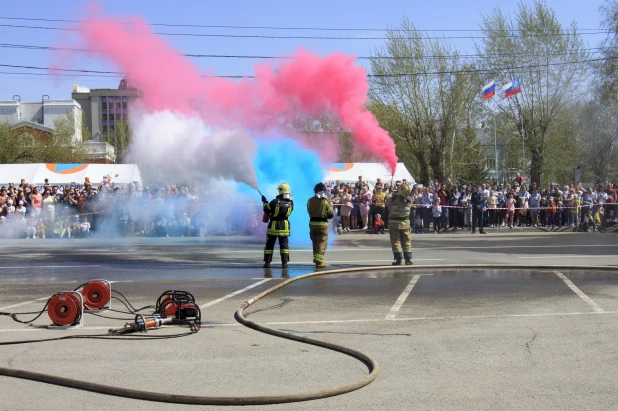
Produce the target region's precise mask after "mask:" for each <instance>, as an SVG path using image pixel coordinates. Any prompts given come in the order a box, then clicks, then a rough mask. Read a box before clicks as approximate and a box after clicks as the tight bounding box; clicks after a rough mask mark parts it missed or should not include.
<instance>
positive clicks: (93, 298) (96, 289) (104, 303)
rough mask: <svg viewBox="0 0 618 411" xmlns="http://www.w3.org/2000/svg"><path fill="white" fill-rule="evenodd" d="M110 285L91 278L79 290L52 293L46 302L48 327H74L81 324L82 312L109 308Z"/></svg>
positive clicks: (104, 281) (107, 282)
mask: <svg viewBox="0 0 618 411" xmlns="http://www.w3.org/2000/svg"><path fill="white" fill-rule="evenodd" d="M111 296H112V287H111V284H110V283H109V281H106V280H92V281H90V282H88V283H87V284H85V285H84V287H83V288H82V289H81V292H78V291H62V292H59V293H57V294H54V295H53V296H52V297H51V298H50V299H49V302H48V304H47V315H48V316H49V318H50V320H52V323H53V325H51V326H50V327H75V326H79V325H82V324H83V314H84V312H92V311H101V310H104V309H110V308H111V305H112V304H111Z"/></svg>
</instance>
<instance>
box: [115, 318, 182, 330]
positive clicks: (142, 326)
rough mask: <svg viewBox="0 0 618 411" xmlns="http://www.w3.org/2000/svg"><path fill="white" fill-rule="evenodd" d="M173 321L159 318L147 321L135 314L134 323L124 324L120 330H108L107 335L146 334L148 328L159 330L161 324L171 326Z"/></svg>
mask: <svg viewBox="0 0 618 411" xmlns="http://www.w3.org/2000/svg"><path fill="white" fill-rule="evenodd" d="M173 320H174V319H173V318H171V317H169V318H160V317H153V318H152V319H150V320H147V319H146V318H145V317H144V316H143V315H141V314H137V315H136V316H135V322H134V323H126V324H125V325H124V327H122V328H115V329H114V328H110V329H109V330H108V333H109V334H126V333H132V332H136V331H143V332H148V329H149V328H159V327H161V326H162V325H163V324H171V323H172V321H173Z"/></svg>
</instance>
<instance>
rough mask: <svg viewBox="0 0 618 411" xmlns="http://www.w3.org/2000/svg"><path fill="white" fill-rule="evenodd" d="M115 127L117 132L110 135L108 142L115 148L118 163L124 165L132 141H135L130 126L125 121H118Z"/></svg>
mask: <svg viewBox="0 0 618 411" xmlns="http://www.w3.org/2000/svg"><path fill="white" fill-rule="evenodd" d="M115 127H116V128H115V132H114V133H109V134H108V137H107V138H106V141H107V143H109V144H110V145H112V146H114V152H115V153H116V162H117V163H119V164H122V163H124V162H125V161H126V159H127V154H128V151H129V146H130V145H131V141H133V132H132V130H131V127H130V126H129V124H128V123H126V122H124V121H116V126H115Z"/></svg>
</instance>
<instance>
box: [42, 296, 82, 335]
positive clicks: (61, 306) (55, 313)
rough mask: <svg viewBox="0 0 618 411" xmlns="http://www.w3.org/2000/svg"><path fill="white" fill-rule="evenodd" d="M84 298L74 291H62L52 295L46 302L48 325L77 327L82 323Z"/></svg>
mask: <svg viewBox="0 0 618 411" xmlns="http://www.w3.org/2000/svg"><path fill="white" fill-rule="evenodd" d="M83 307H84V298H83V297H82V295H81V294H80V293H78V292H76V291H62V292H59V293H57V294H54V295H52V297H51V298H50V299H49V302H48V303H47V315H49V318H50V320H52V323H54V325H51V326H50V327H54V326H55V327H77V326H80V325H82V324H83V312H84V308H83Z"/></svg>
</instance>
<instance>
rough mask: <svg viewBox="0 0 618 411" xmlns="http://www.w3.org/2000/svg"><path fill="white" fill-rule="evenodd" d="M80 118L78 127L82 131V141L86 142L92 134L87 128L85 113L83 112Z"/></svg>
mask: <svg viewBox="0 0 618 411" xmlns="http://www.w3.org/2000/svg"><path fill="white" fill-rule="evenodd" d="M81 118H82V120H81V123H80V126H81V129H82V141H83V142H86V141H89V140H90V139H91V138H92V133H91V132H90V129H89V128H88V119H87V118H86V113H85V112H83V111H82V116H81Z"/></svg>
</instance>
